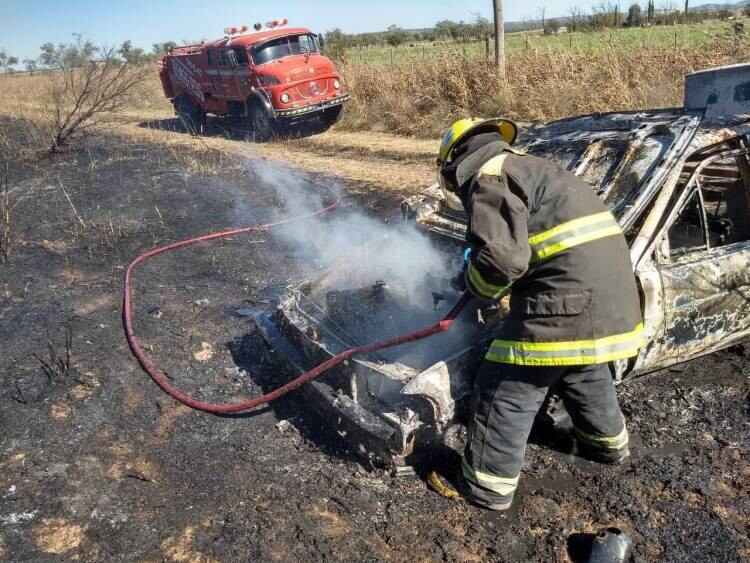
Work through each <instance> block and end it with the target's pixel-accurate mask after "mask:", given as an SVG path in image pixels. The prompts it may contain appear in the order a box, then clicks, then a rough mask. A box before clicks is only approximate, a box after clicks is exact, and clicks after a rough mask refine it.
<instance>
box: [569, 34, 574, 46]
mask: <svg viewBox="0 0 750 563" xmlns="http://www.w3.org/2000/svg"><path fill="white" fill-rule="evenodd" d="M568 39H570V48H571V49H572V48H573V34H572V33H569V34H568Z"/></svg>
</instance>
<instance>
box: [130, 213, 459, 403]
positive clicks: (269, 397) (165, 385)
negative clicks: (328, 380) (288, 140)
mask: <svg viewBox="0 0 750 563" xmlns="http://www.w3.org/2000/svg"><path fill="white" fill-rule="evenodd" d="M339 201H340V200H338V201H336V202H335V203H333V204H331V205H328V206H327V207H323V208H321V209H319V210H317V211H313V212H311V213H306V214H304V215H299V216H297V217H292V218H289V219H283V220H281V221H276V222H273V223H265V224H260V225H253V226H250V227H242V228H239V229H232V230H229V231H223V232H219V233H212V234H209V235H203V236H200V237H195V238H190V239H186V240H182V241H179V242H174V243H172V244H168V245H166V246H160V247H158V248H154V249H153V250H149V251H148V252H146V253H144V254H141V255H140V256H138V257H137V258H136V259H135V260H133V261H132V262H131V263H130V265H129V266H128V269H127V270H126V271H125V288H124V296H123V304H122V320H123V325H124V327H125V337H126V338H127V340H128V344H129V345H130V349H131V350H132V351H133V354H134V355H135V357H136V358H138V362H139V363H140V364H141V367H142V368H143V369H144V371H145V372H146V373H147V374H148V375H149V376H150V377H151V379H153V380H154V382H155V383H156V384H157V385H158V386H159V387H161V388H162V390H163V391H164V392H165V393H167V394H168V395H170V396H172V397H174V398H175V399H177V400H178V401H180V402H181V403H182V404H184V405H187V406H189V407H191V408H194V409H197V410H200V411H205V412H211V413H230V412H238V411H244V410H249V409H253V408H255V407H259V406H261V405H265V404H266V403H270V402H271V401H273V400H275V399H278V398H279V397H281V396H282V395H285V394H286V393H288V392H289V391H291V390H293V389H296V388H297V387H299V386H300V385H302V384H303V383H304V382H306V381H308V380H310V379H312V378H314V377H317V376H319V375H320V374H322V373H324V372H325V371H327V370H329V369H331V368H332V367H333V366H335V365H338V364H340V363H341V362H343V361H346V360H348V359H349V358H351V357H352V356H356V355H358V354H367V353H369V352H375V351H376V350H382V349H383V348H389V347H391V346H398V345H399V344H405V343H407V342H414V341H416V340H421V339H422V338H427V337H428V336H432V335H434V334H438V333H440V332H445V331H446V330H448V329H449V328H450V326H451V324H453V321H454V320H455V319H456V317H457V316H458V314H459V313H460V312H461V310H462V309H463V308H464V306H465V305H466V303H467V302H468V301H469V299H470V295H469V293H468V292H466V291H465V292H464V293H462V294H461V296H460V297H459V298H458V300H457V301H456V303H455V304H454V305H453V307H452V308H451V310H450V311H448V313H447V314H446V315H445V316H444V317H443V318H442V319H441V320H440V321H438V322H437V323H436V324H434V325H432V326H429V327H425V328H423V329H421V330H417V331H414V332H410V333H407V334H403V335H401V336H396V337H394V338H389V339H387V340H382V341H380V342H373V343H372V344H365V345H363V346H355V347H353V348H349V349H347V350H344V351H343V352H341V353H340V354H337V355H335V356H333V357H332V358H330V359H328V360H326V361H325V362H323V363H322V364H319V365H317V366H315V367H314V368H313V369H311V370H309V371H307V372H305V373H303V374H302V375H300V376H299V377H297V378H296V379H294V380H293V381H290V382H289V383H287V384H285V385H282V386H281V387H279V388H278V389H274V390H273V391H271V392H270V393H266V394H265V395H261V396H260V397H256V398H254V399H249V400H247V401H242V402H240V403H236V404H231V405H228V404H213V403H205V402H203V401H198V400H197V399H194V398H193V397H190V396H189V395H186V394H185V393H183V392H181V391H179V390H177V389H176V388H175V387H174V386H173V385H172V384H171V383H170V382H169V380H168V379H167V377H166V375H164V373H162V372H161V371H159V370H158V369H157V368H156V366H155V365H154V363H153V362H152V361H151V359H150V358H149V357H148V356H147V355H146V353H145V352H144V351H143V348H141V345H140V344H139V343H138V338H137V337H136V335H135V331H134V330H133V313H132V310H131V287H130V279H131V277H132V274H133V271H135V269H136V267H137V266H138V265H140V264H141V263H142V262H145V261H146V260H148V259H149V258H153V257H154V256H156V255H158V254H162V253H164V252H168V251H170V250H175V249H177V248H182V247H183V246H188V245H190V244H194V243H196V242H204V241H209V240H214V239H219V238H224V237H229V236H232V235H238V234H241V233H248V232H251V231H262V230H266V229H270V228H272V227H278V226H280V225H286V224H289V223H293V222H295V221H301V220H303V219H309V218H311V217H315V216H319V215H323V214H324V213H327V212H329V211H331V210H332V209H334V208H335V207H336V206H338V204H339Z"/></svg>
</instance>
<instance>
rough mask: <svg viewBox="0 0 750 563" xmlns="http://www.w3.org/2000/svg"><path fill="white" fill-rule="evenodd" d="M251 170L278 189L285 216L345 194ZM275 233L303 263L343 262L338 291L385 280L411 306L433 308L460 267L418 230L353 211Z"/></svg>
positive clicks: (257, 166) (259, 164)
mask: <svg viewBox="0 0 750 563" xmlns="http://www.w3.org/2000/svg"><path fill="white" fill-rule="evenodd" d="M248 168H249V170H250V171H251V172H252V174H253V175H254V176H255V177H256V178H258V180H259V181H260V183H261V184H262V186H263V188H264V189H270V190H273V192H274V194H275V195H276V198H277V199H278V200H279V204H280V205H279V207H280V208H281V209H282V211H280V214H281V215H283V216H284V217H291V216H298V215H303V214H306V213H310V212H312V211H315V210H317V209H320V208H322V207H324V206H325V205H326V204H327V203H330V201H331V199H332V197H338V194H339V193H340V188H339V186H336V185H332V186H330V190H331V193H321V191H318V190H316V189H315V188H314V186H312V185H311V184H310V183H309V182H306V181H305V180H304V179H302V178H301V177H300V176H299V174H298V173H297V174H295V173H294V172H293V171H291V170H289V169H288V168H285V167H281V166H279V165H275V164H274V165H270V164H268V163H266V162H264V161H251V162H249V163H248ZM331 194H333V196H332V195H331ZM273 234H274V236H277V237H281V238H282V239H283V240H284V241H285V242H287V243H288V244H289V245H290V246H291V247H292V249H293V251H294V253H295V255H296V257H297V258H299V259H304V260H306V261H312V262H313V263H314V264H315V265H317V266H320V267H327V266H330V265H333V264H335V263H337V262H338V263H339V264H338V266H337V267H338V268H339V269H340V270H341V271H340V274H339V275H338V276H337V284H338V287H337V288H336V289H351V288H356V287H365V286H369V285H373V284H375V283H376V282H378V281H384V282H386V283H387V284H388V286H389V287H390V288H392V289H393V291H396V292H397V293H399V294H402V295H403V297H404V298H405V299H407V301H408V303H409V304H410V305H411V306H420V307H429V308H430V309H432V308H433V301H432V294H431V291H439V290H440V289H441V288H445V286H446V285H447V283H445V280H448V279H450V277H451V276H453V275H454V274H455V270H456V269H457V268H458V265H459V262H458V261H457V260H453V259H451V258H458V256H456V257H451V256H449V255H447V254H446V253H445V252H441V251H440V250H438V249H437V248H435V246H434V245H433V244H432V242H431V241H430V239H428V238H427V236H425V235H424V234H422V233H420V232H419V231H417V230H416V229H415V228H414V227H413V226H406V225H391V224H387V223H385V222H383V221H381V220H377V219H374V218H372V217H368V216H366V215H364V214H363V213H362V212H360V211H358V210H355V209H352V208H350V207H344V208H340V209H337V210H335V211H333V212H332V213H329V214H326V215H323V216H320V217H316V218H314V219H307V220H304V221H299V222H295V223H291V224H289V225H285V226H283V227H280V228H278V229H276V230H275V231H274V233H273ZM342 261H343V262H342ZM347 285H348V286H349V287H346V286H347Z"/></svg>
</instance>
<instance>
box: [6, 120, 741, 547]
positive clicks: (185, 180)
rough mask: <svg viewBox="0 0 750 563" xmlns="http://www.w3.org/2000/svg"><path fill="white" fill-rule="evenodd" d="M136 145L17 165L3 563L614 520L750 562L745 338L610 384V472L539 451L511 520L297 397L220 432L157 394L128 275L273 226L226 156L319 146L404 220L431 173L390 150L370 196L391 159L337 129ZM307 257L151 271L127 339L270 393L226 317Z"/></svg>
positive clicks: (496, 540) (240, 258) (449, 543)
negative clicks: (375, 462) (125, 289)
mask: <svg viewBox="0 0 750 563" xmlns="http://www.w3.org/2000/svg"><path fill="white" fill-rule="evenodd" d="M0 126H2V127H7V128H14V127H15V126H16V124H14V123H12V122H9V121H7V120H5V121H3V122H0ZM119 127H121V128H122V129H121V130H120V132H121V133H123V134H127V133H128V131H131V132H133V131H136V130H135V129H133V128H134V127H138V125H137V124H136V123H126V124H122V125H120V126H119ZM19 134H20V133H19ZM150 134H151V135H154V137H153V139H152V140H153V141H158V143H159V144H154V143H150V142H148V141H149V139H148V138H145V137H140V138H139V137H138V135H136V134H132V135H127V136H126V137H123V138H112V137H110V138H109V140H104V139H102V138H101V137H99V138H92V139H89V141H88V142H87V144H86V145H85V147H84V148H83V149H81V150H77V151H73V152H70V153H67V154H63V155H58V156H54V157H51V158H49V159H43V160H39V159H37V158H32V159H30V160H27V161H24V162H19V161H14V162H11V163H10V187H11V190H12V192H11V193H12V197H13V203H14V205H15V207H14V209H13V217H14V230H15V235H16V244H15V246H14V248H13V250H12V254H11V261H10V263H9V264H5V265H0V290H1V291H2V294H1V295H0V341H1V342H3V354H2V357H0V369H1V370H2V372H1V373H2V386H0V404H1V405H2V408H0V425H1V427H2V430H3V432H2V435H0V559H2V558H3V557H5V559H7V560H9V561H58V560H67V559H73V558H76V559H78V560H83V561H113V560H115V561H117V560H122V561H132V560H136V561H237V560H241V561H320V560H337V561H415V560H417V561H487V560H491V561H526V560H538V561H566V560H569V559H570V555H569V554H568V549H567V547H568V542H570V543H571V546H572V547H573V548H575V545H576V542H575V540H576V536H575V535H573V539H572V540H571V539H570V538H571V534H576V533H581V532H591V531H593V530H595V529H597V528H598V527H600V526H602V525H611V524H615V525H620V526H622V527H623V528H625V529H626V530H628V531H629V532H630V533H631V534H632V535H633V537H634V538H635V540H636V551H635V559H636V560H637V561H653V560H657V559H659V560H667V561H686V560H701V561H739V560H750V490H749V489H750V438H749V437H750V417H749V416H748V414H749V413H748V408H749V405H748V398H747V390H748V386H749V385H750V381H749V377H748V376H749V375H750V357H748V355H750V345H748V347H747V348H746V347H745V346H737V347H734V348H732V349H730V350H728V351H725V352H722V353H719V354H716V355H714V356H711V357H709V358H705V359H701V360H698V361H695V362H692V363H690V364H686V365H683V366H679V367H677V368H674V369H670V370H665V371H663V372H660V373H658V374H655V375H653V376H650V377H647V378H643V379H641V380H638V381H635V382H633V383H630V384H628V385H626V386H624V387H621V388H620V393H621V397H622V402H623V405H624V410H625V412H626V414H627V416H628V420H629V424H630V430H631V435H632V439H633V448H632V450H633V456H632V459H631V460H630V461H629V462H627V463H626V464H624V465H622V466H618V467H604V468H602V467H599V466H596V465H593V464H590V463H587V462H582V461H580V460H576V459H572V458H568V457H566V456H563V455H561V454H558V453H556V452H554V451H552V450H550V449H549V448H546V447H542V446H539V445H535V444H532V445H530V447H529V449H528V453H527V459H526V464H525V467H524V475H523V478H522V487H521V495H520V497H519V500H518V502H517V503H516V507H515V508H514V510H513V511H512V513H511V514H509V515H496V514H490V513H486V512H483V511H481V510H478V509H475V508H472V507H470V506H468V505H465V504H463V503H455V502H451V501H448V500H445V499H443V498H441V497H439V496H437V495H436V494H434V493H432V492H430V491H429V490H428V489H427V488H426V487H425V485H424V484H423V483H422V482H421V481H420V480H418V479H395V478H392V477H390V476H388V475H386V474H384V473H382V472H381V471H378V470H375V471H370V470H368V469H369V468H364V467H362V466H361V465H360V463H359V462H358V460H357V459H356V458H355V457H354V456H353V454H352V453H351V452H349V451H348V450H347V449H346V447H345V445H344V444H343V443H342V442H341V441H340V440H339V438H338V436H337V435H332V433H331V432H330V431H329V430H328V427H327V425H326V423H325V421H322V420H320V419H319V418H317V417H316V416H315V415H314V414H313V413H312V412H311V411H310V410H309V409H308V408H307V407H306V405H305V404H304V403H303V402H302V401H300V400H299V398H298V397H297V396H295V395H292V396H289V397H288V398H285V399H283V400H281V401H279V402H278V403H276V404H275V405H273V407H272V408H270V409H264V410H261V411H258V412H256V413H252V414H250V415H247V416H240V417H223V418H222V417H215V416H210V415H206V414H202V413H197V412H193V411H190V410H189V409H187V408H184V407H182V406H180V405H179V404H177V403H175V402H174V401H173V400H171V399H170V398H168V397H166V396H165V395H163V394H162V393H161V392H160V391H158V389H157V388H156V387H155V386H154V385H153V384H152V383H151V381H150V380H149V379H148V378H147V377H146V376H145V375H144V374H143V373H142V372H141V370H140V369H139V367H138V365H137V364H136V362H135V361H134V359H133V358H132V357H131V355H130V352H129V350H128V348H127V345H126V343H125V340H124V338H123V335H122V329H121V324H120V313H121V311H120V299H121V290H122V275H123V268H124V267H125V266H126V264H127V263H128V262H129V261H130V260H131V259H132V258H133V257H134V256H135V255H136V254H137V253H138V252H139V251H141V250H145V249H147V248H150V247H152V246H154V245H157V244H163V243H166V242H169V241H173V240H178V239H181V238H185V237H187V236H191V235H194V234H198V233H203V232H208V231H210V230H213V229H219V228H222V227H227V226H233V225H236V224H237V223H238V222H239V221H240V220H245V221H246V222H249V223H252V222H256V221H259V220H263V219H267V218H270V217H275V216H279V215H282V214H284V212H285V211H284V209H283V205H282V202H280V201H279V200H278V199H276V198H275V197H272V196H270V195H269V190H268V189H267V187H266V186H264V185H263V184H262V182H260V180H259V178H258V177H257V176H256V175H255V174H254V173H253V171H252V168H250V169H247V168H246V167H245V165H246V162H245V161H243V160H237V158H236V156H244V155H245V154H246V153H245V151H249V152H255V154H257V151H258V150H260V151H261V152H264V153H265V154H266V156H268V157H269V158H275V157H283V156H284V155H285V153H286V154H288V155H292V156H288V157H287V158H288V159H289V160H290V161H291V162H293V163H294V164H296V165H304V162H301V160H302V159H308V160H309V161H310V162H317V156H319V155H318V154H317V153H316V151H318V152H320V153H324V152H325V151H326V150H328V151H329V152H330V153H331V155H329V156H328V158H330V159H331V160H330V161H326V162H327V165H326V166H325V169H326V170H328V171H329V172H334V171H340V169H339V168H336V166H335V165H336V163H338V162H343V161H346V162H349V163H350V164H349V168H347V169H346V170H344V171H343V172H342V173H341V174H340V175H339V177H343V179H344V180H345V181H344V182H343V183H342V184H341V185H342V189H343V191H344V193H345V194H347V195H350V196H351V197H349V198H347V202H348V204H349V205H353V206H358V207H360V208H363V209H365V210H367V212H368V213H370V214H372V215H375V216H387V215H389V214H390V213H392V212H393V210H395V209H396V208H397V205H398V202H399V196H398V187H399V186H400V185H403V184H402V183H401V182H402V181H403V182H406V181H409V180H410V179H411V180H415V179H417V177H419V178H424V174H428V175H429V174H430V173H431V166H430V164H431V158H432V157H431V155H428V154H427V153H428V150H427V148H426V145H425V146H421V145H420V148H414V149H413V150H411V151H409V150H405V149H404V147H403V145H402V144H401V142H398V141H392V143H394V144H398V151H399V152H401V153H407V154H408V153H409V152H411V153H413V154H412V155H411V156H408V157H404V160H403V163H402V164H401V165H400V167H399V164H398V163H396V164H392V166H393V168H392V169H389V170H390V171H389V172H387V173H386V172H383V176H388V179H387V181H385V180H383V183H382V184H380V183H379V182H380V181H381V180H380V178H381V177H370V179H369V181H368V182H364V181H362V180H363V177H362V176H360V177H359V178H355V172H356V171H357V170H359V172H358V173H359V174H360V175H366V174H367V173H368V172H367V171H374V170H377V169H379V165H380V163H381V162H385V161H388V162H392V161H393V154H390V153H389V152H388V149H387V148H382V150H383V151H384V152H383V154H382V155H380V156H378V154H377V150H374V149H368V148H367V147H364V148H363V147H357V146H350V147H349V148H348V149H347V150H346V151H342V150H340V149H339V148H334V147H335V146H336V143H339V144H346V143H347V140H346V139H347V136H346V135H343V136H342V135H337V134H334V133H331V134H329V135H327V136H325V137H324V138H321V139H317V140H316V139H314V138H313V139H304V140H301V141H293V142H290V143H289V144H288V145H283V144H282V145H280V144H275V145H268V146H266V147H264V148H263V149H257V148H256V147H252V146H247V145H246V144H244V143H241V142H239V141H236V140H225V139H220V138H218V137H212V138H211V139H209V140H208V141H206V142H207V143H209V149H212V148H214V147H213V145H212V144H216V146H217V147H219V146H220V148H221V150H222V154H223V156H221V158H223V159H225V160H220V159H219V160H217V158H219V157H217V156H216V155H215V154H213V153H211V151H210V150H206V148H205V147H204V148H201V147H200V146H198V147H197V148H198V149H200V152H193V151H192V149H191V148H190V147H188V146H187V145H188V144H191V145H195V144H196V143H188V142H187V141H183V140H182V139H181V138H180V137H179V135H180V133H171V132H165V131H156V132H153V133H150ZM166 139H171V140H174V142H175V143H178V144H177V148H176V149H175V148H170V147H167V146H165V143H164V141H165V140H166ZM376 141H378V142H382V144H384V145H387V144H388V142H389V141H388V139H387V138H385V137H383V138H382V139H381V140H379V139H376ZM316 143H317V146H316ZM321 147H322V148H321ZM326 147H327V148H326ZM217 150H218V149H217ZM394 150H396V149H394V148H393V147H391V152H393V151H394ZM297 151H300V153H299V154H300V155H302V156H300V155H298V153H297ZM347 151H348V152H347ZM207 154H208V156H206V155H207ZM212 154H213V156H212ZM320 156H321V157H325V155H324V154H322V155H320ZM206 159H208V160H206ZM295 159H300V160H295ZM415 163H417V164H418V165H419V167H418V168H417V169H416V172H415V168H414V167H413V166H412V165H413V164H415ZM404 164H406V166H404ZM328 165H330V166H328ZM358 167H359V168H358ZM334 169H335V170H334ZM201 170H203V172H201ZM220 170H225V171H224V172H221V173H217V172H219V171H220ZM396 170H400V172H397V171H396ZM421 171H424V172H421ZM333 176H335V174H331V175H330V176H328V177H318V179H319V180H321V181H323V182H329V183H333V182H337V180H335V179H334V178H333ZM357 179H358V180H359V181H352V180H357ZM430 180H431V178H430V177H429V176H428V177H427V178H426V180H423V181H422V184H424V183H426V182H429V181H430ZM61 186H62V187H61ZM63 188H64V189H63ZM381 188H385V189H381ZM66 194H67V195H66ZM311 236H314V233H312V234H311ZM298 258H299V257H298V255H297V254H296V253H295V251H294V249H293V248H289V247H287V246H285V244H284V243H283V242H282V241H280V240H278V239H277V238H275V237H274V236H273V233H263V234H262V235H258V234H255V235H247V236H243V237H237V238H236V239H235V240H232V241H227V242H224V243H217V244H210V245H202V246H200V247H198V248H193V249H191V250H185V251H179V252H178V253H176V254H175V255H174V256H165V257H163V258H159V259H156V260H155V261H154V262H153V263H151V264H149V265H147V266H145V267H144V268H143V269H142V270H141V271H140V273H139V275H138V277H137V281H136V290H137V291H138V292H139V297H138V299H137V300H136V302H135V307H136V316H137V328H138V330H139V332H140V333H142V334H143V339H144V342H145V343H146V344H147V345H148V346H149V349H150V350H152V353H153V356H154V358H155V359H156V361H157V363H159V364H160V365H162V366H164V367H165V369H166V370H167V372H168V373H169V374H170V375H171V376H172V377H173V378H174V381H175V382H176V383H177V384H178V385H179V386H180V387H181V388H183V389H188V390H191V391H195V392H196V393H197V394H198V395H199V396H201V397H203V398H208V399H213V400H237V399H238V398H240V397H246V396H252V395H254V394H258V393H260V392H262V389H266V388H268V387H269V386H272V385H274V382H275V381H277V380H278V378H279V374H278V372H277V370H276V369H275V368H274V364H273V352H272V351H271V350H269V349H267V348H266V347H265V346H264V344H263V342H262V339H261V338H260V337H259V335H258V334H257V333H256V332H255V331H254V330H253V328H252V326H251V324H250V322H249V321H248V320H247V318H245V317H242V316H239V315H238V314H237V309H238V308H242V307H247V308H250V309H252V310H259V309H262V308H268V307H271V306H272V303H273V300H274V297H275V296H276V295H278V293H279V291H280V288H282V287H284V286H285V285H286V284H288V283H290V282H291V281H293V280H295V279H299V278H300V277H301V276H302V275H304V274H305V272H309V271H310V270H311V269H312V268H314V267H316V266H317V265H316V264H310V263H306V262H304V261H300V260H298ZM205 300H207V301H205ZM68 326H69V327H70V328H71V332H72V347H71V352H72V366H71V369H70V370H69V373H67V374H60V373H55V374H51V375H50V376H49V377H48V376H47V375H46V374H45V372H44V370H43V368H42V366H41V364H40V361H39V360H38V359H37V358H35V356H38V357H39V359H41V360H43V361H45V362H48V363H49V362H50V353H49V351H48V343H47V333H49V336H50V338H51V340H52V341H53V346H52V348H53V349H54V350H55V355H56V356H57V357H60V356H64V350H65V347H64V335H65V331H66V327H68ZM285 420H288V421H289V422H290V424H287V423H283V422H281V421H285ZM574 552H575V550H574Z"/></svg>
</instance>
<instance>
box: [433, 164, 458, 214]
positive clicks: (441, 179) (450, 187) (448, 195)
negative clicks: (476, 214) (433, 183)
mask: <svg viewBox="0 0 750 563" xmlns="http://www.w3.org/2000/svg"><path fill="white" fill-rule="evenodd" d="M437 176H438V184H439V185H440V189H441V191H442V192H443V197H444V198H445V203H446V205H447V206H448V207H449V208H450V209H453V210H455V211H463V210H464V206H463V203H461V198H459V197H458V196H457V195H456V189H457V186H455V185H454V183H453V182H451V181H450V180H449V179H448V178H446V177H445V174H443V169H442V168H440V169H438V174H437Z"/></svg>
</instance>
